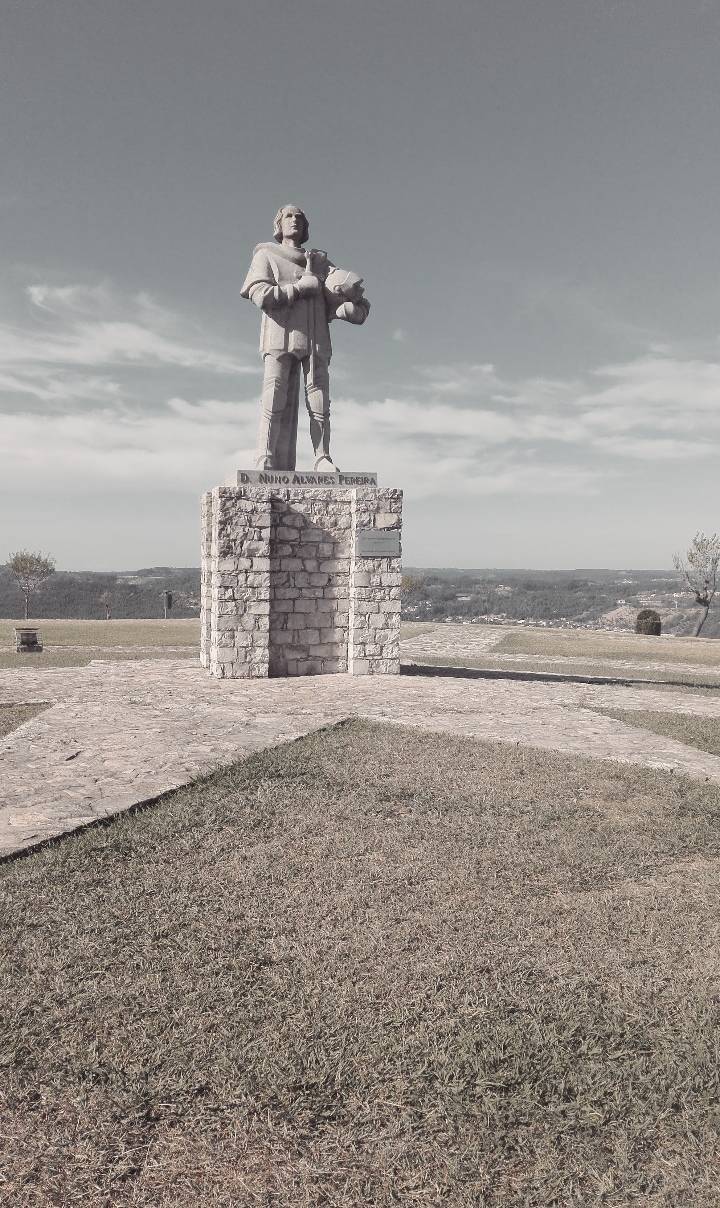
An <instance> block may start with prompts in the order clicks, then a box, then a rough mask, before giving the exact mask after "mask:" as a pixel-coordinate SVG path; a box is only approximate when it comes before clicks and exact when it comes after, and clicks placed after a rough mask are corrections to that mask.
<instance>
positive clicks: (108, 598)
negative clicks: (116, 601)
mask: <svg viewBox="0 0 720 1208" xmlns="http://www.w3.org/2000/svg"><path fill="white" fill-rule="evenodd" d="M112 602H113V601H112V592H109V591H104V592H103V593H102V595H101V596H100V603H101V604H102V605H103V607H104V608H105V620H106V621H109V620H110V618H111V616H112Z"/></svg>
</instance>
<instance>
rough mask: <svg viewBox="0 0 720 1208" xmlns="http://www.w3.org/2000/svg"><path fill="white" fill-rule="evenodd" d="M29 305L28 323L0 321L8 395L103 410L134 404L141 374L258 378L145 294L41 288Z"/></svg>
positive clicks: (29, 293)
mask: <svg viewBox="0 0 720 1208" xmlns="http://www.w3.org/2000/svg"><path fill="white" fill-rule="evenodd" d="M26 300H27V304H28V305H26V307H25V311H24V314H25V319H24V322H22V323H19V322H17V320H16V321H14V322H11V321H9V320H7V319H3V318H2V317H0V389H1V390H3V391H5V392H6V395H15V396H23V395H25V396H28V395H29V396H31V397H33V398H35V399H39V400H43V401H46V402H58V403H72V401H73V400H77V401H82V402H89V401H92V400H95V401H97V403H98V404H99V405H101V406H102V405H103V404H105V403H106V402H107V400H108V399H110V398H117V397H119V396H120V395H121V394H122V395H124V397H125V398H126V400H128V399H130V398H132V393H133V392H132V382H131V380H130V378H129V377H128V376H127V375H128V374H131V373H133V372H137V371H139V370H145V371H157V370H176V371H177V370H183V371H184V372H191V373H202V374H212V375H227V376H235V375H237V374H247V373H256V372H257V364H256V363H250V361H249V360H244V359H242V358H240V357H238V356H237V353H236V352H235V350H232V349H229V348H227V347H225V346H224V345H223V343H222V341H221V340H219V339H217V338H216V337H214V336H213V335H212V333H209V332H207V331H204V330H203V329H202V328H201V327H200V326H199V325H198V324H197V323H195V322H193V321H192V320H190V319H188V318H187V317H186V316H182V315H179V314H177V313H175V312H173V311H171V310H169V309H167V308H165V307H163V306H161V305H160V304H159V303H157V302H156V301H155V300H154V299H153V298H151V297H150V296H149V295H148V294H145V293H137V294H133V295H126V294H122V293H120V292H119V291H117V290H115V289H113V288H112V286H110V285H109V284H107V283H103V284H99V285H83V284H70V285H63V286H52V285H48V284H45V283H42V282H37V283H34V284H31V285H29V286H28V287H27V290H26ZM122 374H125V375H126V376H125V377H124V378H123V379H122V381H121V380H120V379H121V375H122ZM145 401H146V402H147V398H146V397H145ZM5 403H6V405H7V403H8V399H7V397H6V399H5Z"/></svg>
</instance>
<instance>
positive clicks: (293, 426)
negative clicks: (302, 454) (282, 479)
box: [274, 357, 300, 470]
mask: <svg viewBox="0 0 720 1208" xmlns="http://www.w3.org/2000/svg"><path fill="white" fill-rule="evenodd" d="M290 360H291V364H290V374H289V377H288V386H287V403H286V406H285V410H284V411H283V415H282V423H281V426H280V433H279V436H278V441H277V445H276V460H275V466H274V468H275V469H276V470H294V469H295V464H296V461H295V459H296V451H297V425H298V403H299V399H300V362H299V361H298V359H297V357H291V358H290Z"/></svg>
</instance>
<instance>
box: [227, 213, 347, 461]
mask: <svg viewBox="0 0 720 1208" xmlns="http://www.w3.org/2000/svg"><path fill="white" fill-rule="evenodd" d="M309 233H310V231H309V227H308V221H307V218H306V217H305V215H304V213H303V211H302V210H300V209H298V207H297V206H283V207H282V209H281V210H278V213H277V215H276V216H275V229H274V234H275V241H274V242H273V243H259V244H258V246H257V247H256V248H255V251H254V253H253V259H252V264H251V265H250V271H249V272H248V275H247V277H246V278H245V283H244V285H243V287H242V290H241V293H242V296H243V298H249V299H250V301H251V302H254V303H255V305H256V306H259V307H260V310H261V311H262V312H263V315H262V322H261V325H260V352H261V353H262V356H263V363H264V378H263V390H262V400H261V412H260V431H259V436H258V448H257V460H256V466H257V468H258V469H261V470H294V469H295V456H296V453H295V448H296V442H297V423H298V401H299V390H300V371H301V370H302V374H303V379H304V383H305V399H306V403H307V409H308V412H309V414H310V438H311V440H312V445H313V449H314V451H315V466H314V468H315V469H316V470H335V468H336V467H335V465H334V464H333V461H332V458H331V456H330V383H329V375H328V365H329V363H330V356H331V353H332V346H331V344H330V331H329V328H328V324H329V323H330V321H331V320H332V319H344V320H345V321H346V322H348V323H364V322H365V320H366V318H367V316H368V312H369V310H370V303H369V302H368V300H367V298H365V296H364V291H363V284H362V278H361V277H358V276H357V275H356V274H355V273H350V272H345V271H344V270H342V269H338V268H336V267H335V266H334V265H333V264H332V263H331V262H330V260H328V257H327V255H326V253H325V252H320V251H310V250H308V251H307V252H305V251H303V250H302V245H303V244H304V243H306V242H307V239H308V236H309Z"/></svg>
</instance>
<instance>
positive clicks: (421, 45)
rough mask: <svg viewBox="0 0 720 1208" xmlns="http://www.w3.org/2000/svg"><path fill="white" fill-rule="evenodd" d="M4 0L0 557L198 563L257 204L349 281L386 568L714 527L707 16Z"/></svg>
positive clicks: (719, 343) (595, 561)
mask: <svg viewBox="0 0 720 1208" xmlns="http://www.w3.org/2000/svg"><path fill="white" fill-rule="evenodd" d="M0 8H1V9H2V39H1V41H0V104H1V109H2V114H3V118H2V124H1V128H0V163H1V164H2V175H1V176H0V258H1V264H2V272H1V274H0V562H1V561H4V560H5V558H6V557H7V556H8V554H9V553H10V552H11V551H12V550H14V549H16V548H18V547H20V546H26V547H29V548H31V549H42V550H44V551H48V552H50V553H52V554H54V555H55V557H56V558H57V561H58V566H59V567H62V568H64V569H98V570H100V569H131V568H135V567H139V566H148V565H157V564H163V565H178V566H179V565H183V566H192V565H198V564H199V557H200V555H199V518H198V516H199V496H200V494H201V492H202V491H203V490H205V489H208V488H210V487H213V486H215V485H217V484H219V483H221V482H224V481H225V480H226V479H227V477H228V475H229V474H230V473H231V472H232V471H233V469H236V468H238V467H240V466H247V465H249V464H252V452H253V446H254V441H255V429H256V423H257V410H258V396H259V388H260V378H261V362H260V357H259V354H258V351H257V341H258V332H259V319H260V315H259V312H258V311H257V310H256V309H255V308H254V307H252V306H251V305H250V304H249V303H248V302H245V301H243V300H242V299H241V298H240V296H239V290H240V286H241V284H242V280H243V277H244V275H245V272H246V270H247V266H248V263H249V259H250V254H251V251H252V248H253V245H254V244H255V243H257V242H260V241H262V240H267V239H270V238H271V236H272V219H273V215H274V214H275V211H276V210H277V209H278V207H279V206H280V205H282V204H284V203H286V202H292V203H295V204H298V205H300V206H302V207H303V209H304V210H306V212H307V214H308V217H309V220H310V228H311V236H310V244H309V246H315V247H321V248H324V249H326V250H327V251H328V252H329V254H330V256H331V257H332V259H334V260H335V261H336V263H338V264H341V265H342V266H343V267H345V268H351V269H354V270H356V271H358V272H360V273H361V274H363V275H364V277H365V281H366V288H367V293H368V297H369V298H370V300H371V302H372V311H371V314H370V318H369V320H368V322H367V324H366V325H365V326H364V327H362V328H359V327H352V326H350V325H349V324H335V325H333V339H334V347H335V353H334V357H333V363H332V366H331V382H332V397H333V431H334V439H333V454H334V456H335V459H336V461H337V462H338V464H339V465H340V466H341V468H343V469H346V470H354V469H358V470H377V472H378V474H379V476H380V482H381V483H382V484H383V485H386V486H395V487H401V488H403V489H404V491H405V530H404V558H405V561H406V562H407V563H408V564H409V565H416V566H432V565H437V566H440V565H441V566H466V567H467V566H505V567H517V566H527V567H537V568H543V567H557V568H566V567H574V566H583V567H588V566H606V567H633V568H638V569H639V568H644V567H653V568H655V567H662V566H670V565H671V560H672V554H673V552H674V551H675V550H678V549H683V548H685V547H686V546H687V544H688V542H689V540H690V539H691V538H692V536H693V534H694V533H695V532H696V530H697V529H704V530H705V531H707V532H712V531H714V530H717V529H720V485H719V484H720V474H719V473H718V446H719V440H718V438H719V436H720V271H719V269H720V218H719V214H720V0H683V3H679V2H678V0H442V2H441V0H432V2H430V0H382V2H380V0H299V2H298V3H296V4H294V5H289V4H288V2H287V0H203V2H202V3H198V0H122V2H119V0H3V3H2V4H1V5H0ZM304 418H305V417H304V415H303V417H301V436H300V440H299V465H300V466H301V467H304V468H307V467H309V466H310V465H311V456H312V453H311V448H310V442H309V437H308V434H307V425H306V424H305V423H304V422H303V420H304Z"/></svg>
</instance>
